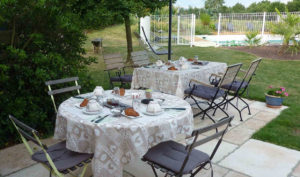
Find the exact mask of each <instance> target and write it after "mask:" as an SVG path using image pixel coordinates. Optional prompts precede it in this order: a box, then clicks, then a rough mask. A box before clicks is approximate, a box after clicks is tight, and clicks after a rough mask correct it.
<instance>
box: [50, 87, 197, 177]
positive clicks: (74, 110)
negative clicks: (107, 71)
mask: <svg viewBox="0 0 300 177" xmlns="http://www.w3.org/2000/svg"><path fill="white" fill-rule="evenodd" d="M133 93H134V95H140V98H139V99H135V100H134V101H133V99H132V95H133ZM83 98H88V99H96V100H97V101H98V102H99V104H100V105H102V110H101V111H99V112H98V113H97V114H93V115H91V114H89V112H86V111H87V110H86V108H85V107H84V108H81V107H80V103H81V102H82V101H83ZM112 98H113V99H115V100H119V102H120V103H122V104H123V105H128V106H133V107H134V108H135V110H136V111H137V112H138V113H139V115H140V116H139V117H128V116H126V115H125V114H124V113H123V114H124V115H123V114H122V115H121V116H117V117H114V116H113V115H112V112H111V110H112V109H111V107H109V106H107V104H106V101H107V99H112ZM144 98H145V91H143V90H126V92H125V95H124V96H119V95H115V94H113V93H112V91H111V90H108V91H105V92H104V95H103V96H102V98H100V99H99V98H96V97H95V96H93V93H87V94H82V95H80V97H78V96H77V97H71V98H69V99H67V100H65V101H64V102H63V103H61V104H60V106H59V109H58V113H57V118H56V125H55V133H54V137H55V138H56V139H64V140H66V146H67V148H68V149H70V150H72V151H76V152H81V153H94V157H93V160H92V169H93V175H94V176H95V177H121V176H122V173H123V166H124V165H126V164H128V163H130V162H131V161H133V160H135V159H136V158H141V157H142V156H143V155H144V154H145V153H146V152H147V150H148V149H149V148H150V147H152V146H154V145H156V144H158V143H160V142H163V141H167V140H171V139H175V138H176V136H177V135H178V134H185V135H190V134H191V133H192V131H193V113H192V109H191V106H190V104H189V103H188V102H186V101H185V100H183V99H182V98H180V97H177V96H173V95H168V94H164V93H159V92H153V93H152V98H153V99H154V100H155V99H157V100H164V102H163V103H162V105H161V107H162V110H163V112H162V113H161V114H159V115H148V114H147V112H146V109H147V105H146V104H143V103H141V100H142V99H144ZM178 108H179V109H178ZM103 117H105V118H104V119H102V120H101V121H97V120H99V118H103Z"/></svg>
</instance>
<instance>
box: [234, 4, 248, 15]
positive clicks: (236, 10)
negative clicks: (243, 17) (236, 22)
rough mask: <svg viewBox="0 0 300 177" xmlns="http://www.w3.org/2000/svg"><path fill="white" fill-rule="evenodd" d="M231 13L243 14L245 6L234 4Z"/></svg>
mask: <svg viewBox="0 0 300 177" xmlns="http://www.w3.org/2000/svg"><path fill="white" fill-rule="evenodd" d="M232 11H233V12H234V13H243V12H245V11H246V8H245V6H243V5H242V4H241V3H236V4H235V5H234V6H233V7H232Z"/></svg>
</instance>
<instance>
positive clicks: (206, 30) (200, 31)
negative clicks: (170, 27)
mask: <svg viewBox="0 0 300 177" xmlns="http://www.w3.org/2000/svg"><path fill="white" fill-rule="evenodd" d="M211 33H212V30H211V28H210V27H209V26H203V25H196V29H195V34H196V35H205V34H207V35H209V34H211Z"/></svg>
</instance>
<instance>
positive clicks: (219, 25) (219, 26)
mask: <svg viewBox="0 0 300 177" xmlns="http://www.w3.org/2000/svg"><path fill="white" fill-rule="evenodd" d="M221 16H222V14H221V13H219V21H218V46H219V43H220V31H221V29H220V28H221Z"/></svg>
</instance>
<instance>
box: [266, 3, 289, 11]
mask: <svg viewBox="0 0 300 177" xmlns="http://www.w3.org/2000/svg"><path fill="white" fill-rule="evenodd" d="M285 8H286V5H285V4H284V3H281V2H272V3H271V4H270V6H269V8H268V12H276V10H275V9H278V10H279V11H280V12H284V11H285Z"/></svg>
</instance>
